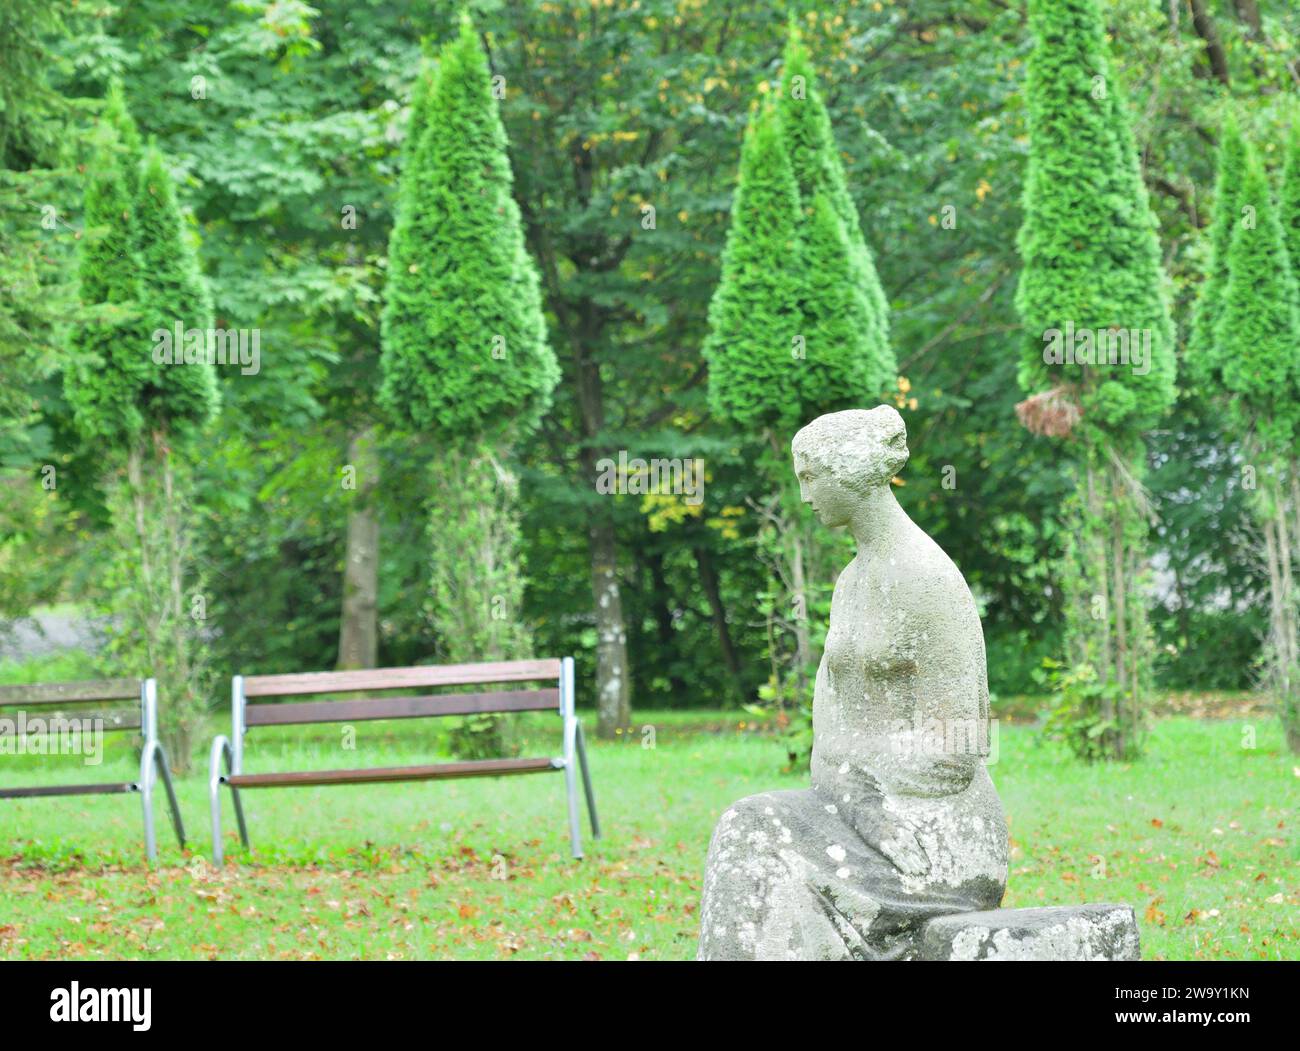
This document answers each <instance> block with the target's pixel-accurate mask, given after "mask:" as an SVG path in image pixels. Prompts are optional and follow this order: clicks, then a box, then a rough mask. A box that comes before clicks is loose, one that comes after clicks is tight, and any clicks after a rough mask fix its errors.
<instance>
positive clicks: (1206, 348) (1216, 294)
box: [1187, 113, 1246, 390]
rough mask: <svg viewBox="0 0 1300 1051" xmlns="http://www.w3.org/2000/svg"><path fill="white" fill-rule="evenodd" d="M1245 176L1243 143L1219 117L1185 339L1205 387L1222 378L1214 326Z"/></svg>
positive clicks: (1194, 373) (1231, 123) (1229, 121)
mask: <svg viewBox="0 0 1300 1051" xmlns="http://www.w3.org/2000/svg"><path fill="white" fill-rule="evenodd" d="M1245 174H1246V144H1245V141H1244V140H1243V139H1242V137H1241V130H1240V129H1239V128H1238V127H1237V121H1236V118H1235V117H1233V116H1232V114H1231V113H1230V114H1228V116H1227V117H1226V118H1225V119H1224V121H1223V127H1222V130H1221V131H1220V134H1219V153H1218V163H1217V167H1216V174H1215V179H1214V214H1213V216H1212V218H1211V220H1210V232H1209V252H1210V255H1209V261H1208V264H1207V266H1206V270H1205V279H1204V280H1203V281H1202V282H1201V287H1200V291H1199V293H1198V295H1197V299H1196V304H1195V307H1194V310H1193V314H1192V327H1191V334H1190V335H1189V336H1188V339H1187V363H1188V370H1189V372H1190V373H1191V377H1192V379H1193V380H1195V381H1196V383H1197V385H1198V386H1200V387H1202V388H1203V389H1207V390H1214V389H1217V388H1218V387H1219V386H1220V385H1221V384H1222V382H1223V375H1222V370H1221V365H1222V363H1221V361H1220V355H1219V348H1218V346H1217V344H1216V341H1215V330H1216V329H1217V327H1218V324H1219V319H1220V318H1221V317H1222V315H1223V296H1224V292H1225V290H1226V289H1227V285H1228V249H1229V248H1230V247H1231V246H1232V234H1233V231H1234V230H1235V229H1236V228H1237V226H1238V224H1239V223H1240V222H1241V191H1242V182H1243V180H1244V178H1245Z"/></svg>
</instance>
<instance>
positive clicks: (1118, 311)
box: [1016, 0, 1174, 758]
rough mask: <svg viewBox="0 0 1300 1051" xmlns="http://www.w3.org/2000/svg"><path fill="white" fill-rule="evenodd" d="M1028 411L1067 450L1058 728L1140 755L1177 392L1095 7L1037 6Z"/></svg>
mask: <svg viewBox="0 0 1300 1051" xmlns="http://www.w3.org/2000/svg"><path fill="white" fill-rule="evenodd" d="M1029 20H1030V27H1031V29H1032V31H1033V34H1034V47H1033V51H1032V54H1031V56H1030V59H1029V63H1028V67H1027V71H1026V82H1025V97H1026V100H1027V117H1028V127H1029V136H1030V147H1029V160H1028V167H1027V171H1026V176H1025V185H1024V202H1023V203H1024V212H1025V217H1024V224H1023V226H1022V228H1021V231H1020V238H1019V249H1020V255H1021V258H1022V262H1023V268H1022V271H1021V275H1020V282H1019V287H1018V288H1017V293H1016V306H1017V309H1018V311H1019V313H1020V316H1021V320H1022V322H1023V327H1024V331H1025V334H1026V340H1025V350H1024V354H1023V356H1022V359H1021V367H1020V372H1019V376H1020V382H1021V385H1022V387H1023V389H1025V390H1026V391H1027V392H1032V396H1031V397H1030V398H1029V399H1027V400H1026V401H1025V402H1022V403H1021V405H1020V406H1018V410H1017V411H1018V413H1019V415H1020V419H1021V421H1022V422H1023V423H1025V425H1026V426H1028V427H1029V428H1030V429H1031V430H1034V431H1036V432H1038V433H1041V434H1047V435H1052V436H1055V437H1058V438H1063V439H1065V443H1064V447H1065V449H1066V451H1067V452H1068V453H1069V454H1070V455H1071V457H1072V460H1073V464H1074V468H1075V474H1076V492H1075V495H1074V497H1073V499H1072V500H1071V501H1069V502H1068V503H1067V506H1066V507H1064V508H1063V517H1064V518H1065V525H1066V528H1065V533H1066V535H1067V536H1068V537H1069V538H1070V541H1069V544H1068V551H1067V556H1066V559H1065V561H1064V565H1063V567H1062V579H1061V583H1062V588H1063V591H1064V592H1065V600H1066V618H1067V619H1066V639H1067V650H1068V652H1067V662H1068V670H1067V671H1066V672H1065V673H1064V674H1062V675H1061V676H1060V683H1059V685H1060V687H1061V692H1060V697H1061V701H1062V703H1061V706H1060V707H1059V709H1058V711H1057V713H1056V718H1055V720H1054V728H1055V729H1057V730H1059V731H1061V732H1062V733H1063V735H1064V736H1065V737H1066V738H1067V739H1068V740H1069V741H1070V743H1071V745H1072V746H1073V747H1074V749H1075V750H1076V752H1078V753H1079V754H1081V755H1084V756H1086V757H1088V758H1122V757H1127V756H1131V755H1134V754H1136V753H1137V751H1138V750H1139V748H1140V734H1141V726H1142V710H1143V702H1144V694H1145V692H1146V691H1147V690H1148V689H1149V682H1150V668H1151V646H1150V642H1149V631H1148V626H1147V597H1146V594H1145V590H1146V589H1145V587H1144V581H1145V576H1144V568H1145V549H1146V536H1147V530H1148V524H1149V517H1150V513H1151V512H1150V508H1149V506H1148V502H1147V499H1146V495H1145V491H1144V489H1143V486H1142V476H1143V473H1144V466H1145V443H1144V436H1145V434H1146V432H1147V431H1148V430H1150V429H1151V428H1152V427H1153V426H1154V425H1155V424H1156V422H1157V421H1158V420H1159V419H1160V417H1161V416H1162V414H1163V413H1164V412H1165V411H1166V410H1167V409H1168V407H1169V406H1170V404H1171V403H1172V400H1173V395H1174V386H1173V381H1174V329H1173V323H1172V320H1171V318H1170V312H1169V305H1168V298H1167V289H1166V282H1165V277H1164V274H1163V271H1162V268H1161V260H1160V247H1159V242H1158V238H1157V235H1156V226H1155V220H1154V217H1153V214H1152V212H1151V209H1150V205H1149V202H1148V200H1147V194H1146V190H1145V187H1144V186H1143V183H1142V178H1141V172H1140V169H1139V166H1138V160H1137V150H1136V146H1135V144H1134V140H1133V133H1132V128H1131V125H1130V120H1129V116H1128V112H1127V109H1126V107H1125V104H1124V101H1123V98H1122V95H1121V92H1120V89H1119V85H1118V83H1117V82H1116V81H1115V80H1114V78H1113V77H1112V76H1111V73H1110V61H1109V56H1108V53H1107V47H1106V41H1105V26H1104V22H1103V20H1102V17H1101V13H1100V11H1099V10H1098V8H1097V5H1096V3H1095V0H1030V4H1029Z"/></svg>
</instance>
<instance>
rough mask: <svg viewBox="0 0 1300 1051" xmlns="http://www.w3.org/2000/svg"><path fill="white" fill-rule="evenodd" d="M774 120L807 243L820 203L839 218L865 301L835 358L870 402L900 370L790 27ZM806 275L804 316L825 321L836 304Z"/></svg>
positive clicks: (872, 267)
mask: <svg viewBox="0 0 1300 1051" xmlns="http://www.w3.org/2000/svg"><path fill="white" fill-rule="evenodd" d="M777 115H778V117H779V118H780V124H781V135H782V139H783V141H784V143H785V148H786V152H787V153H788V154H789V157H790V166H791V168H792V170H793V171H794V176H795V183H796V185H797V186H798V190H799V198H800V202H801V205H802V207H803V209H804V222H805V223H806V224H809V223H810V226H811V229H809V231H808V233H807V235H806V236H807V237H809V238H810V239H811V238H814V237H817V236H818V235H819V234H818V230H817V227H818V223H819V218H818V216H817V212H816V209H817V203H816V202H817V198H818V197H819V196H824V197H825V198H826V199H827V201H828V202H829V204H830V206H831V209H832V210H833V212H834V214H835V216H836V217H837V218H838V219H839V223H840V226H841V228H842V230H841V236H842V238H843V240H844V241H845V249H846V250H847V254H848V277H847V282H848V285H849V287H850V288H851V289H852V290H853V292H854V293H855V294H856V295H859V296H861V297H862V298H863V300H864V302H863V303H862V305H861V306H858V307H856V309H855V313H856V314H857V315H858V316H857V317H855V323H854V325H853V326H852V327H850V328H847V331H846V332H845V333H843V335H842V337H841V338H842V341H843V350H842V351H841V353H843V354H844V355H845V356H846V357H847V356H849V355H851V356H852V358H853V359H854V362H855V365H856V369H858V370H860V371H861V374H862V376H863V378H862V380H861V382H860V383H852V384H851V387H852V388H853V390H854V391H855V392H856V391H858V390H862V391H865V392H867V394H868V397H869V398H870V399H871V400H874V396H875V395H877V394H879V393H881V392H883V391H884V390H886V389H887V388H890V387H892V386H893V381H894V374H895V372H896V370H897V367H898V366H897V363H896V362H895V361H894V352H893V349H892V348H891V347H890V344H889V302H888V300H887V299H886V298H885V293H884V289H883V288H882V287H881V285H880V277H879V276H878V275H877V273H876V264H875V261H874V260H873V259H872V256H871V249H870V248H869V247H868V246H867V243H866V240H865V239H864V238H863V236H862V225H861V221H860V219H859V217H858V209H857V206H856V205H855V204H854V203H853V198H852V197H850V196H849V191H848V186H847V180H846V178H845V175H844V163H843V161H841V159H840V154H839V148H838V147H837V146H836V144H835V134H834V132H833V130H832V128H831V119H830V114H829V113H827V111H826V105H825V102H824V101H823V100H822V97H821V93H820V91H819V90H818V88H817V83H816V75H815V72H814V70H813V66H812V60H811V58H810V57H809V54H808V48H807V46H806V45H805V44H804V41H803V36H802V34H801V33H800V32H799V29H798V27H797V25H796V24H795V23H794V22H793V21H792V23H791V28H790V36H789V40H788V42H787V44H786V51H785V63H784V68H783V71H782V76H781V93H780V95H779V96H778V98H777ZM805 274H806V276H807V278H808V280H809V284H808V285H806V286H805V287H804V289H803V295H804V308H803V309H804V312H805V314H812V315H814V316H822V317H824V316H826V315H827V314H828V313H830V312H831V311H832V310H833V309H834V305H835V304H834V302H833V300H831V301H828V300H827V299H826V298H825V297H824V296H823V295H820V294H819V290H818V288H817V287H816V286H815V284H814V282H815V281H816V275H817V271H816V270H815V269H814V268H813V263H812V261H811V260H810V261H809V262H808V264H806V266H805ZM824 287H825V285H824V283H823V288H824ZM810 343H811V340H810ZM852 374H853V373H852V372H848V373H846V375H852ZM809 404H811V405H817V404H818V402H817V401H816V400H815V399H809ZM853 404H854V405H859V404H860V403H858V402H855V403H853Z"/></svg>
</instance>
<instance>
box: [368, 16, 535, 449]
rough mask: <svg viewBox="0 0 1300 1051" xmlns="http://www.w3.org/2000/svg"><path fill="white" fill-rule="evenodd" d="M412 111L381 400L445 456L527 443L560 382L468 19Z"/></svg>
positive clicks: (501, 132)
mask: <svg viewBox="0 0 1300 1051" xmlns="http://www.w3.org/2000/svg"><path fill="white" fill-rule="evenodd" d="M425 75H427V74H422V76H425ZM426 93H427V97H426ZM416 98H417V108H416V112H415V113H413V115H412V122H411V126H410V129H409V132H408V134H409V135H410V136H411V138H412V142H411V145H410V147H409V148H408V151H407V158H408V164H407V168H406V171H405V172H404V174H403V180H402V181H403V189H402V190H401V192H400V197H399V205H398V214H397V220H396V222H395V224H394V227H393V234H392V239H391V242H390V250H389V263H388V265H389V281H388V288H387V305H386V307H385V310H384V315H383V347H384V352H383V358H382V369H383V386H382V388H381V393H380V397H381V400H382V401H383V403H384V404H385V405H386V406H387V407H388V409H389V410H390V411H391V412H392V413H393V415H394V417H395V418H397V419H398V420H400V421H401V422H402V423H403V424H404V425H405V426H407V427H409V428H411V429H413V430H416V431H420V432H424V433H428V434H431V435H434V436H436V437H438V438H439V439H440V440H441V441H444V442H447V443H452V442H463V441H466V440H472V439H473V438H474V437H475V436H477V435H488V436H493V435H500V434H502V433H504V432H506V431H507V430H509V429H511V428H512V425H513V426H517V427H518V428H519V429H520V430H523V431H527V430H529V429H531V427H533V426H534V425H535V424H536V421H537V419H538V417H539V416H540V415H541V413H542V412H544V411H545V409H546V407H547V406H548V405H549V404H550V399H551V390H552V388H553V387H554V386H555V384H556V382H557V381H558V379H559V370H558V366H557V365H556V363H555V358H554V355H553V354H552V352H551V349H550V346H549V344H548V343H547V339H546V324H545V319H544V318H543V316H542V310H541V293H540V289H539V284H538V279H537V271H536V268H535V267H534V265H533V263H532V260H531V259H530V258H529V256H528V254H527V251H526V249H525V247H524V240H523V230H522V224H521V220H520V215H519V209H518V205H517V204H516V203H515V201H514V198H513V197H512V196H511V183H512V179H511V174H510V162H509V158H508V156H507V153H506V134H505V129H504V127H503V126H502V124H501V118H500V115H499V113H498V111H497V103H496V99H495V98H494V96H493V93H492V83H491V79H490V76H489V70H488V65H487V57H486V56H485V55H484V53H483V48H482V46H481V45H480V43H479V40H478V37H477V35H476V34H475V32H474V29H473V27H472V25H471V24H470V22H469V20H468V17H466V18H464V19H462V21H461V24H460V31H459V35H458V36H457V37H456V39H454V40H453V41H451V42H450V43H448V44H447V45H446V46H445V47H444V48H443V49H442V52H441V54H440V57H439V66H438V73H437V76H436V77H435V78H433V80H432V83H431V84H430V85H429V86H427V87H426V88H424V89H421V90H418V91H417V93H416ZM421 120H424V121H425V123H424V124H423V125H421V124H420V123H418V122H419V121H421Z"/></svg>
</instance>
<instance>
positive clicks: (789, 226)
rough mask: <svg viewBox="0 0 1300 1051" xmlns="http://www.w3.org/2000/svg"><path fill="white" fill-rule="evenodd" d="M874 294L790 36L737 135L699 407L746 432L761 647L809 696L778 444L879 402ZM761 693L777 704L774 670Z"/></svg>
mask: <svg viewBox="0 0 1300 1051" xmlns="http://www.w3.org/2000/svg"><path fill="white" fill-rule="evenodd" d="M888 329H889V326H888V317H887V313H886V302H885V297H884V293H883V292H882V290H881V288H880V282H879V279H878V277H877V276H876V270H875V264H874V262H873V260H872V257H871V253H870V250H869V249H868V248H867V246H866V243H865V241H864V239H863V237H862V231H861V226H860V223H859V220H858V216H857V211H856V209H855V208H854V206H853V202H852V200H851V199H850V198H849V195H848V192H847V189H846V187H845V179H844V171H843V166H842V165H841V163H840V160H839V156H838V154H837V152H836V149H835V142H834V137H833V135H832V133H831V126H830V120H829V118H828V116H827V114H826V109H825V107H824V105H823V104H822V101H821V99H820V97H819V95H818V93H817V89H816V86H815V84H814V81H813V74H812V69H811V66H810V64H809V62H808V57H807V54H806V52H805V50H804V49H803V46H802V44H801V43H800V41H799V38H798V35H797V33H795V32H794V31H793V30H792V33H791V39H790V45H789V48H788V50H787V55H786V67H785V71H784V77H783V79H782V82H781V89H780V94H779V96H778V98H777V99H776V101H775V102H774V103H773V102H770V101H760V103H759V104H758V105H757V106H756V108H755V110H754V113H753V117H752V119H751V122H750V126H749V128H748V129H747V131H746V136H745V141H744V144H743V147H742V150H741V158H740V171H739V176H738V180H737V186H736V194H735V199H734V201H733V204H732V212H731V227H730V230H729V233H728V237H727V242H726V246H725V249H724V253H723V260H722V275H721V279H720V281H719V283H718V287H717V290H716V291H715V293H714V297H713V301H712V303H711V304H710V308H709V330H708V335H707V337H706V340H705V344H704V355H705V357H706V359H707V360H708V363H709V401H710V406H711V409H712V412H713V414H714V415H715V416H716V417H717V418H718V419H719V420H720V421H723V422H725V423H729V424H731V425H733V426H735V427H737V428H739V429H741V430H743V431H747V432H749V433H751V434H753V435H754V436H755V437H756V439H757V442H756V444H757V449H756V452H757V455H758V462H759V464H760V467H761V469H762V471H763V473H764V475H765V477H766V488H767V490H768V494H769V495H768V496H767V497H766V499H765V500H764V501H763V503H762V505H761V507H760V510H761V512H762V515H763V519H764V522H765V528H764V531H763V533H762V536H763V538H764V540H765V542H764V544H763V551H764V554H765V556H766V557H767V558H768V561H769V562H770V563H771V567H772V570H773V573H774V576H775V577H776V580H777V582H778V589H777V592H776V594H775V595H774V596H772V597H770V598H769V600H768V601H767V602H766V603H765V607H764V608H765V609H766V611H767V615H768V624H769V638H770V639H772V641H773V644H774V646H775V645H776V643H777V640H776V636H777V634H778V633H779V634H783V635H787V636H788V637H791V638H793V642H794V652H793V654H791V659H790V661H789V662H785V663H789V664H792V667H793V672H794V675H793V679H794V682H793V689H794V691H795V693H796V694H797V696H799V697H800V698H805V699H806V695H807V686H808V677H809V672H810V671H811V668H812V665H813V663H814V660H815V652H814V650H815V647H814V645H813V641H812V638H811V635H810V630H809V622H808V606H809V596H810V593H811V592H812V591H813V590H814V588H815V583H814V582H812V581H810V579H809V576H810V572H809V566H810V565H812V564H815V563H816V559H814V558H811V557H810V554H811V549H810V545H811V544H812V543H813V538H812V536H811V535H810V531H809V522H808V519H807V515H806V513H805V512H804V510H803V508H802V507H801V506H800V505H799V502H798V500H797V499H796V498H795V490H794V487H793V486H792V485H791V483H790V468H789V462H788V461H789V456H788V451H787V450H788V446H789V441H790V438H791V437H792V436H793V433H794V431H795V430H797V429H798V428H799V427H800V426H802V425H803V424H804V423H806V422H808V421H809V420H810V419H812V418H814V417H816V416H818V415H820V414H821V413H824V412H832V411H835V410H836V409H841V408H848V407H861V406H863V405H870V404H872V403H874V402H875V401H877V400H878V399H879V397H880V395H881V394H882V393H883V391H884V390H885V388H886V386H888V385H890V383H891V381H892V379H893V375H894V371H895V364H894V358H893V354H892V352H891V350H890V348H889V338H888ZM772 658H773V682H772V688H773V689H774V690H775V691H776V696H777V698H778V699H780V700H783V699H784V694H785V688H784V683H783V682H782V680H783V678H785V675H784V674H783V672H782V668H781V665H782V663H783V662H781V661H779V660H778V659H777V656H776V654H775V652H774V653H773V654H772Z"/></svg>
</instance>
